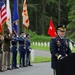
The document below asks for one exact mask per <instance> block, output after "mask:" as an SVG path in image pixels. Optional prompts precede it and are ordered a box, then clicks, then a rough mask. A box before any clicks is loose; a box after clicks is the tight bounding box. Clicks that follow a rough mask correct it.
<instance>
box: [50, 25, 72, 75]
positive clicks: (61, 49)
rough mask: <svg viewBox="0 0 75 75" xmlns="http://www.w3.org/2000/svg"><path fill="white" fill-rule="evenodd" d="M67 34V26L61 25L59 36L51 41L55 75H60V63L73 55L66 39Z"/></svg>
mask: <svg viewBox="0 0 75 75" xmlns="http://www.w3.org/2000/svg"><path fill="white" fill-rule="evenodd" d="M65 33H66V26H65V25H63V24H61V25H59V26H58V27H57V36H56V37H55V38H52V39H51V41H50V52H51V67H52V69H53V71H54V75H58V61H59V60H61V59H63V58H65V57H66V56H68V55H69V54H71V53H72V52H71V49H70V48H69V45H68V42H67V40H66V38H65Z"/></svg>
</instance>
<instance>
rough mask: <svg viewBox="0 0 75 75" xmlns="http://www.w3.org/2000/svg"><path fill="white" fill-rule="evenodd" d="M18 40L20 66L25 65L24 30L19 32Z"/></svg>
mask: <svg viewBox="0 0 75 75" xmlns="http://www.w3.org/2000/svg"><path fill="white" fill-rule="evenodd" d="M18 42H19V54H20V61H19V62H20V65H19V66H20V67H25V53H26V49H25V37H24V32H21V33H20V37H19V38H18Z"/></svg>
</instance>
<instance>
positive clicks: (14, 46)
mask: <svg viewBox="0 0 75 75" xmlns="http://www.w3.org/2000/svg"><path fill="white" fill-rule="evenodd" d="M17 42H18V40H17V37H13V38H12V41H11V43H12V47H11V51H12V68H18V67H17Z"/></svg>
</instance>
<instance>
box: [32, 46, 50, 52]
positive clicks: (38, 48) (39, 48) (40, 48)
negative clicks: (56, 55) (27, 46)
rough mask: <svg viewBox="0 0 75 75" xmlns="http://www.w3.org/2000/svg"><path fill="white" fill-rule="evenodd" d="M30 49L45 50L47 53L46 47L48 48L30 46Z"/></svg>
mask: <svg viewBox="0 0 75 75" xmlns="http://www.w3.org/2000/svg"><path fill="white" fill-rule="evenodd" d="M31 48H32V49H35V50H46V51H49V47H48V46H36V45H31Z"/></svg>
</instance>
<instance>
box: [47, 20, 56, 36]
mask: <svg viewBox="0 0 75 75" xmlns="http://www.w3.org/2000/svg"><path fill="white" fill-rule="evenodd" d="M48 35H50V36H51V37H56V30H55V28H54V24H53V21H52V19H50V24H49V28H48Z"/></svg>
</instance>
